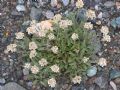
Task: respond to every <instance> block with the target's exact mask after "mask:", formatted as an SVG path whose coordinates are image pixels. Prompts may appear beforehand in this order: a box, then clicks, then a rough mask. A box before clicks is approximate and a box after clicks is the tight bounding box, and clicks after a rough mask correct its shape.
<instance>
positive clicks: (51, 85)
mask: <svg viewBox="0 0 120 90" xmlns="http://www.w3.org/2000/svg"><path fill="white" fill-rule="evenodd" d="M48 85H49V86H50V87H52V88H54V87H55V85H56V80H55V79H54V78H51V79H49V80H48Z"/></svg>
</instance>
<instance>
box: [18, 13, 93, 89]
mask: <svg viewBox="0 0 120 90" xmlns="http://www.w3.org/2000/svg"><path fill="white" fill-rule="evenodd" d="M83 27H84V24H82V23H81V24H79V23H77V22H76V20H75V15H74V14H73V13H72V14H70V16H68V17H66V18H62V16H61V15H55V16H54V17H53V19H51V20H45V21H41V22H38V23H36V22H32V23H31V24H30V26H29V27H28V28H27V30H26V32H27V34H25V35H24V37H23V36H22V37H23V39H22V40H21V38H20V40H18V41H17V45H18V46H19V49H20V50H22V52H23V56H24V57H23V58H24V60H25V62H26V63H25V65H24V68H26V69H29V70H30V72H31V74H30V79H31V80H33V81H34V82H37V83H41V84H43V85H47V84H48V85H49V86H50V87H55V85H56V83H57V79H58V78H59V77H60V75H63V76H66V77H67V78H68V80H70V81H72V82H73V83H74V84H76V83H78V84H80V82H81V79H82V78H81V77H82V76H83V75H84V74H85V73H84V72H85V71H86V69H87V67H88V66H89V64H90V63H89V57H90V54H91V49H90V41H89V40H90V35H89V33H88V32H87V30H84V28H83Z"/></svg>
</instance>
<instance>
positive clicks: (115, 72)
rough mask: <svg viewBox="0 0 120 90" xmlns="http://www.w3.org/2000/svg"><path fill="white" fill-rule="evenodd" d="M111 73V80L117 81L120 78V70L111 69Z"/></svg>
mask: <svg viewBox="0 0 120 90" xmlns="http://www.w3.org/2000/svg"><path fill="white" fill-rule="evenodd" d="M109 73H110V79H115V78H119V77H120V70H117V69H111V70H110V72H109Z"/></svg>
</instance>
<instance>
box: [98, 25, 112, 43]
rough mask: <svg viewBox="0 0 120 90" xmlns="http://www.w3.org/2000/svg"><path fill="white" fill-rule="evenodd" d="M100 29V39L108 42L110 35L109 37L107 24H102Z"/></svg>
mask: <svg viewBox="0 0 120 90" xmlns="http://www.w3.org/2000/svg"><path fill="white" fill-rule="evenodd" d="M100 31H101V32H102V33H103V38H102V41H106V42H110V41H111V37H110V35H108V33H109V29H108V27H107V26H102V28H101V29H100Z"/></svg>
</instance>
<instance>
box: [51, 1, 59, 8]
mask: <svg viewBox="0 0 120 90" xmlns="http://www.w3.org/2000/svg"><path fill="white" fill-rule="evenodd" d="M50 4H51V6H52V7H55V6H57V4H58V1H57V0H51V3H50Z"/></svg>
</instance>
